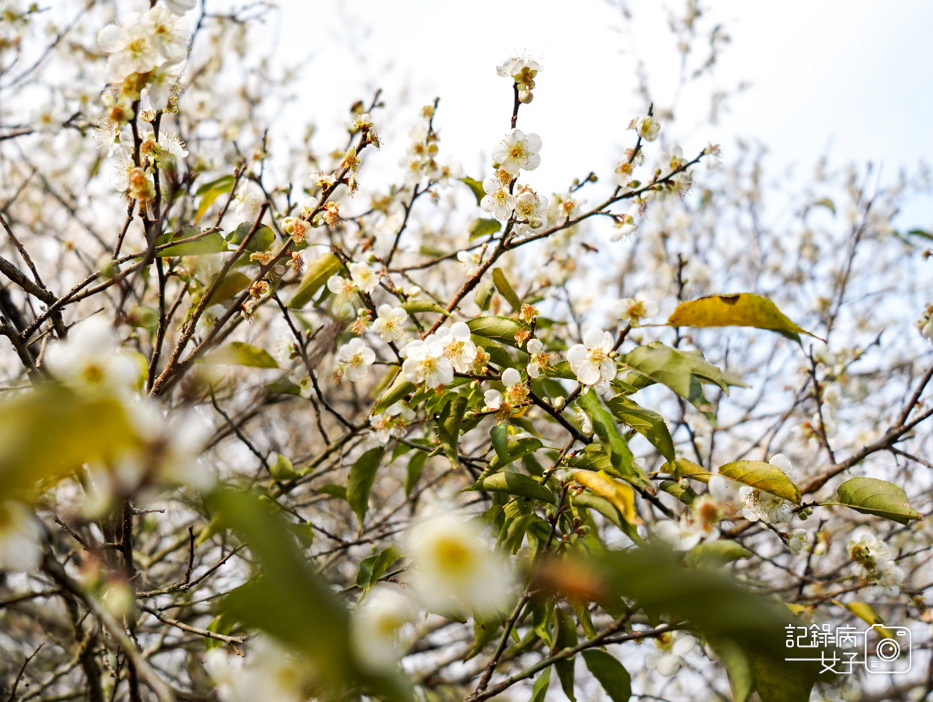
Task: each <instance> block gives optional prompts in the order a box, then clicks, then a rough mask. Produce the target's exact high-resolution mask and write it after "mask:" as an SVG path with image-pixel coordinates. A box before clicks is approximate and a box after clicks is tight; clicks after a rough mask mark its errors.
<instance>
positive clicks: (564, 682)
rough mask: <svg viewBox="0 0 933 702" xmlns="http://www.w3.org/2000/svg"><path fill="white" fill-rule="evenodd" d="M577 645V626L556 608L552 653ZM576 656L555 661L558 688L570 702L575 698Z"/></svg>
mask: <svg viewBox="0 0 933 702" xmlns="http://www.w3.org/2000/svg"><path fill="white" fill-rule="evenodd" d="M576 645H577V625H576V624H575V623H574V621H573V618H572V617H571V616H570V615H569V614H567V613H566V612H565V611H563V610H562V609H561V608H560V607H558V608H557V641H556V643H555V645H554V651H555V652H557V651H560V650H563V649H565V648H573V647H574V646H576ZM576 662H577V659H576V656H572V657H570V658H565V659H563V660H560V661H557V662H556V663H555V664H554V667H555V668H556V669H557V678H558V680H560V687H561V689H562V690H563V691H564V695H566V697H567V699H568V700H570V702H576V700H577V698H576V697H575V696H574V694H573V678H574V665H575V664H576Z"/></svg>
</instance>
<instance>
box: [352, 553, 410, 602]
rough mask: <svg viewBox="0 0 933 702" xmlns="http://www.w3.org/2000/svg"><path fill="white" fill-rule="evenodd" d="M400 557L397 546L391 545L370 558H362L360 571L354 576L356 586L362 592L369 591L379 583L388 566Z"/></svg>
mask: <svg viewBox="0 0 933 702" xmlns="http://www.w3.org/2000/svg"><path fill="white" fill-rule="evenodd" d="M401 557H402V552H401V551H400V550H399V548H398V546H396V545H395V544H392V545H391V546H389V547H388V548H385V549H383V550H382V551H380V552H379V553H378V554H376V555H374V556H370V557H369V558H364V559H363V560H362V562H361V563H360V570H359V572H358V573H357V574H356V586H357V587H359V588H361V589H362V590H363V591H364V592H365V591H366V590H369V589H371V588H372V587H373V586H374V585H375V584H376V583H378V582H379V578H381V577H382V576H383V575H385V573H386V571H387V570H388V569H389V566H391V565H392V564H393V563H395V562H396V561H397V560H398V559H399V558H401Z"/></svg>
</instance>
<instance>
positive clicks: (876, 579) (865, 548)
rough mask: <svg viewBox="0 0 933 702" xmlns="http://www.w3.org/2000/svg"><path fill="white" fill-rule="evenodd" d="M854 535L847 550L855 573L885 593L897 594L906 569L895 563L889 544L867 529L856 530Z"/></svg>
mask: <svg viewBox="0 0 933 702" xmlns="http://www.w3.org/2000/svg"><path fill="white" fill-rule="evenodd" d="M852 536H853V538H852V539H850V540H849V544H848V547H847V550H848V552H849V558H851V559H852V561H853V563H852V568H853V571H854V572H855V574H856V575H857V576H858V577H859V578H861V579H862V580H864V581H865V582H867V583H871V584H873V585H875V586H876V587H877V589H878V590H880V591H881V592H882V593H883V594H886V595H890V596H894V595H896V594H897V593H898V592H899V591H900V586H901V584H902V583H903V582H904V571H903V570H901V569H900V568H899V567H898V566H897V565H895V564H894V560H893V559H892V558H891V551H890V549H889V548H888V546H887V544H885V543H884V542H883V541H881V540H879V539H878V538H877V537H876V536H875V535H874V534H872V533H871V532H868V531H865V530H861V531H856V532H855V533H854V534H853V535H852ZM856 537H857V538H856Z"/></svg>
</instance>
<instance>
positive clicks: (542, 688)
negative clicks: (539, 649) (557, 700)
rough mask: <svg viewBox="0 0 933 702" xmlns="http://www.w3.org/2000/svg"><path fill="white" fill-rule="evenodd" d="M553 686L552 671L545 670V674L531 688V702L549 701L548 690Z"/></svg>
mask: <svg viewBox="0 0 933 702" xmlns="http://www.w3.org/2000/svg"><path fill="white" fill-rule="evenodd" d="M550 684H551V669H550V668H545V669H544V672H543V673H541V674H540V675H539V676H538V679H537V680H535V684H534V685H533V686H532V688H531V702H545V700H546V699H547V689H548V687H549V686H550Z"/></svg>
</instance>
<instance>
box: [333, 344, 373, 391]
mask: <svg viewBox="0 0 933 702" xmlns="http://www.w3.org/2000/svg"><path fill="white" fill-rule="evenodd" d="M336 360H337V363H339V364H340V368H341V369H342V370H343V375H344V377H345V378H346V379H347V380H349V381H351V382H355V381H357V380H362V379H363V378H365V377H366V374H367V373H369V366H370V365H372V362H373V361H375V360H376V353H375V352H374V351H373V350H372V349H371V348H369V347H368V346H367V345H366V344H364V343H363V340H362V339H351V340H350V341H349V342H347V343H346V344H344V345H343V346H341V347H340V349H338V351H337V356H336Z"/></svg>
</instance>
